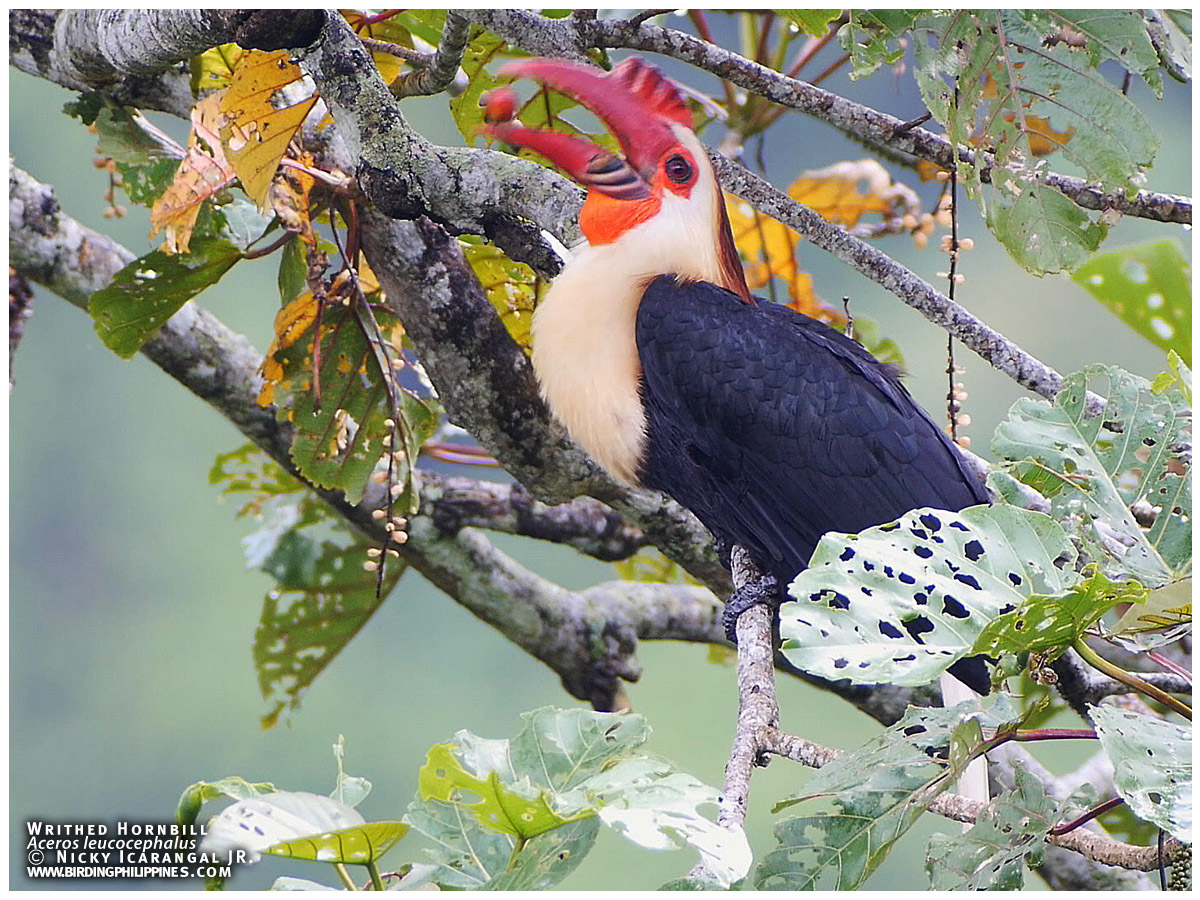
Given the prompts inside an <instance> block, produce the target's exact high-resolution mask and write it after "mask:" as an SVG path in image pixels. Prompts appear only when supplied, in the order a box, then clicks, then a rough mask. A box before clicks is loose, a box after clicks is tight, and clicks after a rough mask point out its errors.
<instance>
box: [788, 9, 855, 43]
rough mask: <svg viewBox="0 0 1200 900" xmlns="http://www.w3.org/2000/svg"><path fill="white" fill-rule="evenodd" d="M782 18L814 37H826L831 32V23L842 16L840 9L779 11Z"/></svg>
mask: <svg viewBox="0 0 1200 900" xmlns="http://www.w3.org/2000/svg"><path fill="white" fill-rule="evenodd" d="M775 11H776V12H777V13H779V14H780V15H782V16H786V17H787V18H788V20H789V21H790V22H791V23H792V24H793V25H795V26H796V27H797V28H799V29H800V30H801V31H803V32H804V33H805V34H809V35H812V36H813V37H824V35H825V33H826V32H827V31H829V23H830V22H832V21H833V20H834V19H836V18H837V17H838V16H840V15H841V14H842V11H841V10H840V9H777V10H775Z"/></svg>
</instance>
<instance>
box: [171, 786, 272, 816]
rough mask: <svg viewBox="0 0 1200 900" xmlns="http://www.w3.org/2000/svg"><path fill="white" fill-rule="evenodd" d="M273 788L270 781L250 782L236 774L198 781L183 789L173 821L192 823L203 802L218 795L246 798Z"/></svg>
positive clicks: (235, 798)
mask: <svg viewBox="0 0 1200 900" xmlns="http://www.w3.org/2000/svg"><path fill="white" fill-rule="evenodd" d="M274 790H275V785H273V784H271V783H270V782H266V781H259V782H250V781H247V780H246V779H245V778H239V777H238V776H236V775H233V776H230V777H229V778H222V779H221V780H220V781H198V782H196V783H195V784H193V785H191V786H190V787H188V788H185V789H184V792H183V794H182V795H181V796H180V798H179V805H178V807H177V808H176V810H175V821H176V823H178V824H180V825H192V824H194V823H195V821H196V819H197V818H198V817H199V815H200V809H201V808H202V807H203V806H204V804H205V803H208V802H209V801H210V800H216V799H217V798H218V797H230V798H232V799H234V800H247V799H249V798H251V797H257V796H258V795H259V794H267V793H270V792H271V791H274Z"/></svg>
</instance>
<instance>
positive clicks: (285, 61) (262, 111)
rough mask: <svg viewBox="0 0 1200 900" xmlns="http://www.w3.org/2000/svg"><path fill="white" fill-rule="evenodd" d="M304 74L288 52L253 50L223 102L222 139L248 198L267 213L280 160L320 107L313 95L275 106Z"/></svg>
mask: <svg viewBox="0 0 1200 900" xmlns="http://www.w3.org/2000/svg"><path fill="white" fill-rule="evenodd" d="M302 75H303V73H302V72H301V71H300V67H299V66H298V65H296V64H295V63H293V62H292V61H291V59H290V58H289V56H288V54H287V53H286V52H285V51H283V50H276V51H273V52H270V53H268V52H265V51H262V50H250V51H249V52H247V53H246V55H245V56H244V57H243V58H242V59H241V60H240V61H239V62H238V66H237V69H236V70H235V71H234V73H233V78H232V80H231V81H230V84H229V89H228V90H227V91H226V92H225V94H224V96H223V98H222V100H221V112H222V113H224V115H225V117H226V120H225V122H224V124H223V125H222V127H221V139H222V140H223V141H224V142H225V145H226V146H227V147H228V148H229V162H230V163H231V164H232V166H233V170H234V171H235V172H237V176H238V178H239V179H241V182H242V187H243V188H244V189H245V191H246V195H247V196H248V197H249V198H250V199H251V200H253V201H254V202H255V203H257V204H258V206H259V208H260V209H263V210H265V209H267V208H268V207H267V202H268V197H269V194H270V190H271V180H272V179H273V178H274V177H275V171H276V169H278V168H279V161H280V160H281V159H283V155H284V153H285V152H286V151H287V147H288V143H289V142H290V141H291V139H292V136H293V135H294V134H295V133H296V131H297V130H298V129H299V128H300V126H301V124H303V122H304V117H305V116H307V115H308V112H309V110H311V109H312V108H313V105H314V104H315V103H316V102H317V95H316V94H315V93H314V94H311V95H309V96H308V97H305V98H304V99H302V100H299V101H297V102H294V103H285V104H283V105H280V106H276V105H275V104H274V103H273V98H274V97H275V96H276V94H277V93H278V91H279V90H280V89H281V88H283V87H286V86H287V85H289V84H291V83H292V82H294V81H297V80H298V79H300V78H301V76H302Z"/></svg>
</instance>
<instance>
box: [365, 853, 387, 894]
mask: <svg viewBox="0 0 1200 900" xmlns="http://www.w3.org/2000/svg"><path fill="white" fill-rule="evenodd" d="M367 871H368V872H370V873H371V887H373V888H374V889H375V890H377V891H385V890H387V888H385V887H384V885H383V876H382V875H380V874H379V866H377V865H376V864H375V861H374V860H371V861H370V862H368V863H367Z"/></svg>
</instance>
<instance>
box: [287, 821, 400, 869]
mask: <svg viewBox="0 0 1200 900" xmlns="http://www.w3.org/2000/svg"><path fill="white" fill-rule="evenodd" d="M407 833H408V826H407V825H405V824H404V823H403V822H369V823H366V824H363V825H357V826H354V827H352V828H340V829H338V830H336V831H327V832H324V833H323V834H319V835H306V836H304V837H298V838H293V839H291V840H287V841H281V842H279V843H277V844H273V845H271V846H270V847H268V848H266V850H265V851H264V852H266V853H269V854H270V855H271V856H289V857H291V858H293V859H307V860H312V861H314V862H329V863H332V862H339V863H357V864H359V865H366V864H367V863H370V862H375V861H376V860H378V859H379V858H380V857H382V856H383V855H384V854H385V853H387V852H388V851H389V850H390V849H392V847H393V846H394V845H395V844H396V842H397V841H399V840H400V839H401V838H402V837H404V835H405V834H407Z"/></svg>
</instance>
